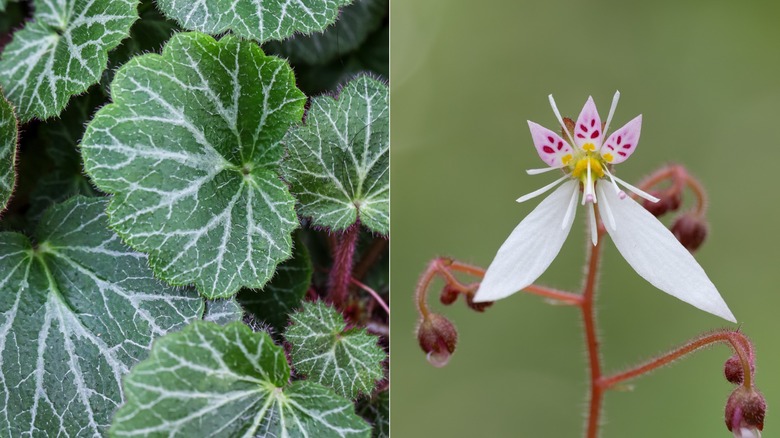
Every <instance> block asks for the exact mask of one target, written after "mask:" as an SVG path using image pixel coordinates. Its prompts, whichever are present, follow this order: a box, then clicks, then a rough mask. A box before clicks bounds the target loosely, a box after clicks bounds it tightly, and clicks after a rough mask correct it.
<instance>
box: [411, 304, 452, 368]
mask: <svg viewBox="0 0 780 438" xmlns="http://www.w3.org/2000/svg"><path fill="white" fill-rule="evenodd" d="M417 341H418V342H419V343H420V348H422V350H423V351H424V352H425V353H426V354H427V356H426V358H427V359H428V362H430V364H431V365H433V366H435V367H438V368H441V367H443V366H444V365H447V362H449V360H450V357H451V356H452V353H453V352H454V351H455V344H456V343H457V342H458V331H457V330H456V329H455V326H454V325H453V324H452V323H451V322H450V321H449V320H448V319H447V318H445V317H443V316H441V315H438V314H436V313H431V314H429V315H428V317H427V318H423V320H422V321H421V322H420V325H418V326H417Z"/></svg>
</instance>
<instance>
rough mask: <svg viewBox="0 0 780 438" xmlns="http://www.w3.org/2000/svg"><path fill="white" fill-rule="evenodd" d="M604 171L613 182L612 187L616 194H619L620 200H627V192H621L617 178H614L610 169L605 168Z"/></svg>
mask: <svg viewBox="0 0 780 438" xmlns="http://www.w3.org/2000/svg"><path fill="white" fill-rule="evenodd" d="M603 169H604V173H606V174H607V176H608V177H609V179H610V181H612V187H614V188H615V193H617V195H618V198H620V199H626V192H624V191H622V190H620V187H618V185H617V183H616V182H615V177H614V176H612V173H610V171H609V169H607V166H604V167H603Z"/></svg>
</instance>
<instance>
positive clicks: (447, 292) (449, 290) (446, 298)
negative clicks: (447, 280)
mask: <svg viewBox="0 0 780 438" xmlns="http://www.w3.org/2000/svg"><path fill="white" fill-rule="evenodd" d="M458 294H459V292H458V290H457V289H455V288H454V287H452V286H450V285H449V284H448V285H445V286H444V288H443V289H442V290H441V295H439V301H441V303H442V304H444V305H447V306H449V305H450V304H452V303H454V302H455V300H457V299H458Z"/></svg>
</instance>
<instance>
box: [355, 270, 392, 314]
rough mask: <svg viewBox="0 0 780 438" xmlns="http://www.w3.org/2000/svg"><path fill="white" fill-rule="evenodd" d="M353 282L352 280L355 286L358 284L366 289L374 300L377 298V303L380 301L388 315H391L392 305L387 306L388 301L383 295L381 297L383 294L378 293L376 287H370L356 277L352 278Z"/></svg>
mask: <svg viewBox="0 0 780 438" xmlns="http://www.w3.org/2000/svg"><path fill="white" fill-rule="evenodd" d="M351 282H352V284H354V285H355V286H357V287H359V288H361V289H363V290H364V291H366V292H368V294H369V295H371V296H372V297H373V298H374V300H375V301H376V302H377V303H379V306H380V307H381V308H382V309H384V311H385V313H387V316H390V307H388V306H387V304H386V303H385V301H384V300H383V299H382V297H381V296H379V293H378V292H377V291H375V290H374V289H372V288H370V287H369V286H367V285H365V284H363V283H361V282H360V281H359V280H357V279H356V278H352V279H351Z"/></svg>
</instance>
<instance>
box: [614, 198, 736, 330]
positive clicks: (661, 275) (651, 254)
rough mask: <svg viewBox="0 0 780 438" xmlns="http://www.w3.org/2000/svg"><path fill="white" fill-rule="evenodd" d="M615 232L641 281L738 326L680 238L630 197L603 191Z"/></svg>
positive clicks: (623, 253)
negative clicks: (612, 218) (614, 224)
mask: <svg viewBox="0 0 780 438" xmlns="http://www.w3.org/2000/svg"><path fill="white" fill-rule="evenodd" d="M601 195H602V196H604V197H605V198H606V199H607V202H608V203H609V206H610V209H611V210H612V215H613V216H614V218H615V223H616V225H617V226H616V228H614V229H613V228H611V227H607V232H609V234H610V236H612V240H613V241H614V242H615V246H616V247H617V249H618V251H620V253H621V254H622V255H623V257H624V258H625V259H626V261H627V262H628V264H629V265H631V267H633V268H634V270H635V271H636V272H637V274H639V275H640V276H641V277H642V278H644V279H645V280H647V281H649V282H650V284H652V285H653V286H655V287H657V288H658V289H661V290H662V291H664V292H666V293H668V294H669V295H672V296H674V297H677V298H679V299H681V300H683V301H685V302H686V303H688V304H691V305H693V306H695V307H698V308H699V309H701V310H704V311H705V312H709V313H712V314H713V315H717V316H720V317H721V318H723V319H726V320H729V321H731V322H736V319H735V318H734V315H733V314H732V313H731V310H729V307H728V306H727V305H726V303H725V301H723V298H721V296H720V293H718V290H717V289H716V288H715V285H713V284H712V282H711V281H710V279H709V278H708V277H707V274H706V273H705V272H704V269H702V268H701V266H699V263H698V262H696V259H694V258H693V256H692V255H691V253H690V252H688V250H687V249H685V248H684V247H683V246H682V245H681V244H680V242H678V241H677V238H675V237H674V235H673V234H672V233H671V232H670V231H669V230H668V229H667V228H666V227H665V226H664V225H663V224H662V223H661V222H659V221H658V219H656V218H655V216H653V215H652V214H650V212H648V211H647V210H645V209H644V207H642V206H641V205H639V204H638V203H637V202H636V201H634V200H633V199H631V198H630V197H626V198H625V199H620V198H619V197H618V194H617V193H615V192H614V191H613V190H602V191H601Z"/></svg>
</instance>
